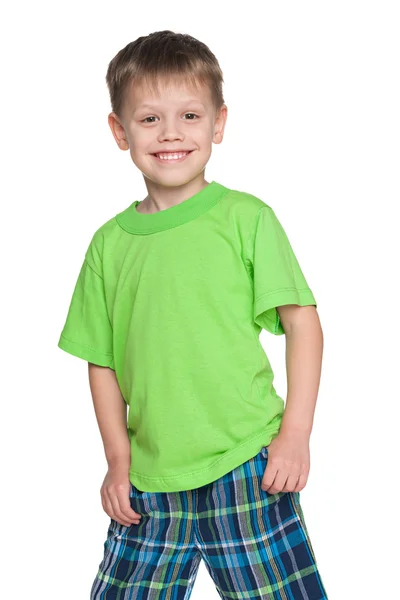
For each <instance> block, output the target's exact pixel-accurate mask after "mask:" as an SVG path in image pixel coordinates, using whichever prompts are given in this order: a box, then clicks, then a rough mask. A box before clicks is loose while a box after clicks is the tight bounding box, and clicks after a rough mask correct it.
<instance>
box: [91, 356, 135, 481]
mask: <svg viewBox="0 0 400 600" xmlns="http://www.w3.org/2000/svg"><path fill="white" fill-rule="evenodd" d="M88 365H89V384H90V390H91V394H92V399H93V405H94V410H95V413H96V419H97V423H98V426H99V429H100V434H101V437H102V440H103V445H104V452H105V455H106V459H107V463H108V466H109V468H114V467H117V468H120V469H121V470H122V469H126V472H127V476H128V473H129V468H130V463H131V454H130V453H131V448H130V442H129V437H128V431H127V424H126V402H125V400H124V398H123V396H122V394H121V390H120V388H119V385H118V381H117V378H116V375H115V371H113V369H109V368H108V367H100V366H99V365H95V364H93V363H88Z"/></svg>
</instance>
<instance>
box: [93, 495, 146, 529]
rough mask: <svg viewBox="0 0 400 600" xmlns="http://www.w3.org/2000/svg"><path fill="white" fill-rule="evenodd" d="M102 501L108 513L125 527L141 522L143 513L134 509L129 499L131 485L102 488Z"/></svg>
mask: <svg viewBox="0 0 400 600" xmlns="http://www.w3.org/2000/svg"><path fill="white" fill-rule="evenodd" d="M101 502H102V506H103V509H104V511H105V512H106V513H107V515H108V516H109V517H110V518H111V519H114V521H117V522H118V523H120V524H121V525H124V526H125V527H130V526H131V525H132V523H135V524H136V525H137V524H138V523H139V522H140V519H141V515H140V514H139V513H137V512H135V511H134V510H132V508H131V506H130V501H129V487H128V489H127V487H126V486H125V485H124V486H122V485H121V486H110V487H109V488H106V487H104V488H102V489H101Z"/></svg>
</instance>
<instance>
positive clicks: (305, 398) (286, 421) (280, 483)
mask: <svg viewBox="0 0 400 600" xmlns="http://www.w3.org/2000/svg"><path fill="white" fill-rule="evenodd" d="M277 310H278V312H279V317H280V319H281V321H282V325H283V328H284V330H285V336H286V372H287V382H288V383H287V397H286V405H285V410H284V413H283V416H282V422H281V426H280V429H279V433H278V435H277V436H276V437H275V438H274V439H273V440H272V442H271V443H270V444H269V446H268V461H267V467H266V469H265V472H264V476H263V480H262V485H261V488H262V489H263V490H265V491H268V492H269V493H270V494H277V493H279V492H300V490H302V489H303V488H304V486H305V485H306V482H307V479H308V475H309V471H310V450H309V438H310V434H311V429H312V425H313V419H314V411H315V405H316V401H317V394H318V388H319V381H320V375H321V365H322V352H323V334H322V329H321V324H320V321H319V316H318V313H317V311H316V307H315V306H312V305H308V306H298V305H295V304H290V305H285V306H279V307H277Z"/></svg>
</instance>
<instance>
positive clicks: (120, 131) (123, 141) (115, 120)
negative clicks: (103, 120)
mask: <svg viewBox="0 0 400 600" xmlns="http://www.w3.org/2000/svg"><path fill="white" fill-rule="evenodd" d="M108 124H109V126H110V129H111V133H112V134H113V136H114V139H115V141H116V142H117V144H118V147H119V148H120V149H121V150H129V144H128V140H127V138H126V135H125V129H124V127H123V125H122V123H121V121H120V119H119V117H118V115H117V114H116V113H114V112H111V113H110V114H109V115H108Z"/></svg>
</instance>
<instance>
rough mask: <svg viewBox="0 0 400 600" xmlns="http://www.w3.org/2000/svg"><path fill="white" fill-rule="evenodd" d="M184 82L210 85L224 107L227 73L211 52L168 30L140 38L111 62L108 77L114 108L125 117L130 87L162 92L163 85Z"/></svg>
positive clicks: (203, 45)
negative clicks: (142, 84) (125, 104)
mask: <svg viewBox="0 0 400 600" xmlns="http://www.w3.org/2000/svg"><path fill="white" fill-rule="evenodd" d="M177 79H180V80H182V79H183V80H184V81H186V82H187V83H189V84H191V85H193V86H194V87H197V86H198V84H200V85H206V86H208V87H209V89H210V92H211V98H212V102H213V104H214V106H215V108H216V110H218V109H219V108H220V107H221V106H222V104H224V97H223V93H222V85H223V82H224V79H223V73H222V70H221V68H220V66H219V63H218V60H217V59H216V57H215V55H214V54H213V53H212V52H211V50H210V49H209V48H208V46H206V44H204V43H203V42H200V41H199V40H197V39H196V38H194V37H192V36H191V35H188V34H186V33H175V32H173V31H170V30H168V29H166V30H164V31H155V32H153V33H150V34H149V35H147V36H142V37H139V38H137V39H136V40H135V41H133V42H130V43H129V44H128V45H127V46H125V47H124V48H122V50H120V51H119V52H118V53H117V54H116V55H115V56H114V58H113V59H112V60H111V61H110V63H109V65H108V69H107V74H106V83H107V86H108V90H109V94H110V100H111V108H112V111H113V112H114V113H116V114H117V115H118V116H121V114H122V110H123V104H124V97H125V92H126V90H127V87H128V85H130V84H133V85H135V83H137V84H140V83H145V84H146V85H148V86H149V87H150V88H151V89H154V90H156V91H158V89H159V87H158V86H159V83H169V82H170V81H173V80H177Z"/></svg>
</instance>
